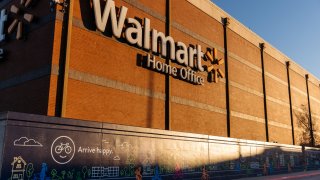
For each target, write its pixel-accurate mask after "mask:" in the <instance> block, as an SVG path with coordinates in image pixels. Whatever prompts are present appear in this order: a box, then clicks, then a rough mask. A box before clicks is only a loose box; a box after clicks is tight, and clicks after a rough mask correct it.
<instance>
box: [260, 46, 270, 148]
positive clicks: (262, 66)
mask: <svg viewBox="0 0 320 180" xmlns="http://www.w3.org/2000/svg"><path fill="white" fill-rule="evenodd" d="M259 46H260V53H261V69H262V88H263V103H264V118H265V127H266V141H267V142H269V128H268V109H267V93H266V79H265V68H264V49H265V45H264V43H260V44H259Z"/></svg>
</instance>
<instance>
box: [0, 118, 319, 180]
mask: <svg viewBox="0 0 320 180" xmlns="http://www.w3.org/2000/svg"><path fill="white" fill-rule="evenodd" d="M12 114H14V115H15V118H14V119H15V120H12V119H10V115H12ZM6 117H8V120H3V121H2V122H4V121H6V124H7V125H6V126H5V125H4V124H3V125H2V127H5V139H4V147H5V148H4V151H3V153H4V155H3V161H2V169H1V179H17V180H23V179H27V180H31V179H32V180H36V179H39V180H44V179H52V180H53V179H55V180H63V179H76V180H82V179H138V180H140V179H152V180H160V179H163V180H164V179H210V178H212V179H213V178H214V179H228V178H237V177H246V176H262V175H268V174H276V173H287V172H288V171H299V170H304V169H307V170H309V169H314V168H319V153H318V151H317V149H308V148H306V149H305V150H304V149H302V148H301V147H299V146H285V145H283V146H282V145H278V144H268V143H262V142H257V141H244V140H238V139H227V138H221V137H211V136H206V135H197V134H186V133H178V132H167V131H163V130H150V129H144V128H134V127H127V126H116V125H112V124H101V123H92V122H91V123H88V122H83V121H78V120H68V119H59V118H50V117H45V116H34V115H33V116H30V115H26V114H19V113H9V115H8V116H6ZM30 117H32V118H30ZM17 119H18V120H19V121H17Z"/></svg>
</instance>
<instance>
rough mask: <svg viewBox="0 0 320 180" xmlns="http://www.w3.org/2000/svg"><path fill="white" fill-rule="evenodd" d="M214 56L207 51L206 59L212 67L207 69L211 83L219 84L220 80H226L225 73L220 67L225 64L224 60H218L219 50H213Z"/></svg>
mask: <svg viewBox="0 0 320 180" xmlns="http://www.w3.org/2000/svg"><path fill="white" fill-rule="evenodd" d="M212 52H213V54H211V52H210V51H207V52H206V54H205V57H206V59H207V60H209V61H210V62H211V65H210V66H208V67H207V68H206V70H207V72H208V77H209V78H208V79H209V81H210V82H215V83H217V82H218V81H219V79H218V78H224V73H223V72H222V70H221V69H220V65H221V64H223V63H224V59H222V58H220V59H218V58H216V57H217V49H215V48H213V50H212Z"/></svg>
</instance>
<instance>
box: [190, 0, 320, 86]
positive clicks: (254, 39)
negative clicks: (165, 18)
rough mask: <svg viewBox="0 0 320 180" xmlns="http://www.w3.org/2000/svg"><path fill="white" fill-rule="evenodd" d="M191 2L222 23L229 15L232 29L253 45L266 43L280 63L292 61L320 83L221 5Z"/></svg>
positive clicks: (299, 70)
mask: <svg viewBox="0 0 320 180" xmlns="http://www.w3.org/2000/svg"><path fill="white" fill-rule="evenodd" d="M187 1H188V2H189V3H191V4H192V5H194V6H195V7H197V8H198V9H200V10H201V11H203V12H204V13H206V14H207V15H209V16H210V17H212V18H214V19H216V20H217V21H218V22H220V23H221V24H222V21H221V20H222V18H225V17H229V18H230V22H231V23H230V25H229V26H228V27H229V28H230V29H231V30H232V31H234V32H236V33H237V34H238V35H240V36H241V37H243V38H245V39H246V40H247V41H249V42H250V43H252V44H253V45H255V46H257V47H258V48H259V43H265V45H266V49H265V52H266V53H267V54H269V55H270V56H272V57H273V58H274V59H276V60H277V61H279V62H280V63H282V64H284V65H285V63H286V61H290V62H292V63H291V69H292V70H294V71H295V72H296V73H298V74H300V75H301V76H303V77H305V74H309V80H310V81H311V82H312V83H313V84H315V85H317V86H318V85H319V84H320V80H319V79H318V78H317V77H316V76H315V75H313V74H312V73H310V72H309V71H307V70H306V69H305V68H303V67H302V66H301V65H299V64H298V63H297V62H295V61H294V60H292V59H291V58H289V57H288V56H287V55H285V54H284V53H282V52H281V51H280V50H278V49H277V48H275V47H274V46H272V45H271V44H270V43H269V42H268V41H266V40H264V39H263V38H262V37H260V36H259V35H258V34H256V33H255V32H253V31H252V30H250V29H249V28H248V27H246V26H245V25H243V24H242V23H241V22H240V21H238V20H237V19H235V18H234V17H232V16H231V15H230V14H228V13H227V12H225V11H224V10H223V9H221V8H220V7H219V6H217V5H216V4H214V3H213V2H211V1H210V0H187Z"/></svg>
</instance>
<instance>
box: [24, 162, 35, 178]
mask: <svg viewBox="0 0 320 180" xmlns="http://www.w3.org/2000/svg"><path fill="white" fill-rule="evenodd" d="M33 172H34V168H33V164H32V163H29V164H28V165H27V169H26V174H27V177H28V180H30V178H31V177H32V175H33Z"/></svg>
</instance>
